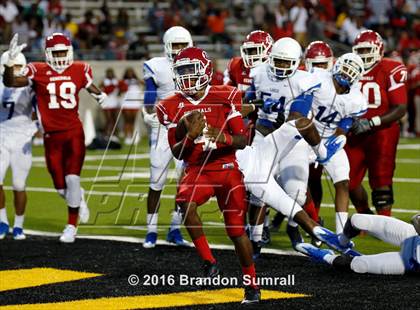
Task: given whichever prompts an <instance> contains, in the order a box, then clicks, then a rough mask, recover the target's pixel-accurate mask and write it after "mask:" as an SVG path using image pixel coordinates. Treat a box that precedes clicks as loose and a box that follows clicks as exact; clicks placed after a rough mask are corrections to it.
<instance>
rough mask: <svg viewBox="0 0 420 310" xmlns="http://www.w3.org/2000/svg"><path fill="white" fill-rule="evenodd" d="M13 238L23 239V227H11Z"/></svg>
mask: <svg viewBox="0 0 420 310" xmlns="http://www.w3.org/2000/svg"><path fill="white" fill-rule="evenodd" d="M13 239H15V240H25V239H26V236H25V234H24V233H23V229H22V228H20V227H14V228H13Z"/></svg>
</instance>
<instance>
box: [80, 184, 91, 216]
mask: <svg viewBox="0 0 420 310" xmlns="http://www.w3.org/2000/svg"><path fill="white" fill-rule="evenodd" d="M80 190H81V191H82V201H81V202H80V208H79V220H80V223H83V224H86V223H87V222H88V221H89V215H90V212H89V208H88V206H87V204H86V201H85V190H84V189H83V188H80Z"/></svg>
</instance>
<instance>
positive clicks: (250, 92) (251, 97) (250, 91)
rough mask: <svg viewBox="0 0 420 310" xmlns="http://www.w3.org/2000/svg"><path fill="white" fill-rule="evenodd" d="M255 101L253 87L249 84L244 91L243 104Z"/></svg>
mask: <svg viewBox="0 0 420 310" xmlns="http://www.w3.org/2000/svg"><path fill="white" fill-rule="evenodd" d="M255 99H257V97H256V94H255V85H254V83H252V84H251V86H250V87H248V89H247V90H246V91H245V102H248V101H251V100H255Z"/></svg>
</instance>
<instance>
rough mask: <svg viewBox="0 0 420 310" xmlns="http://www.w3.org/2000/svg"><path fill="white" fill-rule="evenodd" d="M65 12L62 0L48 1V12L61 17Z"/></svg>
mask: <svg viewBox="0 0 420 310" xmlns="http://www.w3.org/2000/svg"><path fill="white" fill-rule="evenodd" d="M62 12H63V5H62V4H61V1H60V0H50V1H48V13H49V14H52V15H53V16H54V17H55V18H59V17H60V16H61V13H62Z"/></svg>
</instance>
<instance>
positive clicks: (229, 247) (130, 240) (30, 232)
mask: <svg viewBox="0 0 420 310" xmlns="http://www.w3.org/2000/svg"><path fill="white" fill-rule="evenodd" d="M25 234H27V235H33V236H45V237H58V236H60V235H61V234H60V233H54V232H47V231H39V230H31V229H25ZM77 239H93V240H108V241H118V242H128V243H138V244H140V243H143V242H144V239H143V238H136V237H124V236H106V235H77ZM76 242H77V241H76ZM156 244H157V245H169V246H176V245H174V244H172V243H169V242H166V241H164V240H158V241H157V242H156ZM189 245H190V247H193V245H192V244H191V243H189ZM210 247H211V248H212V249H216V250H229V251H233V250H235V248H234V247H233V246H232V245H226V244H210ZM261 252H262V253H269V254H275V255H293V256H302V254H300V253H298V252H295V251H288V250H277V249H268V248H263V249H262V251H261Z"/></svg>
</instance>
